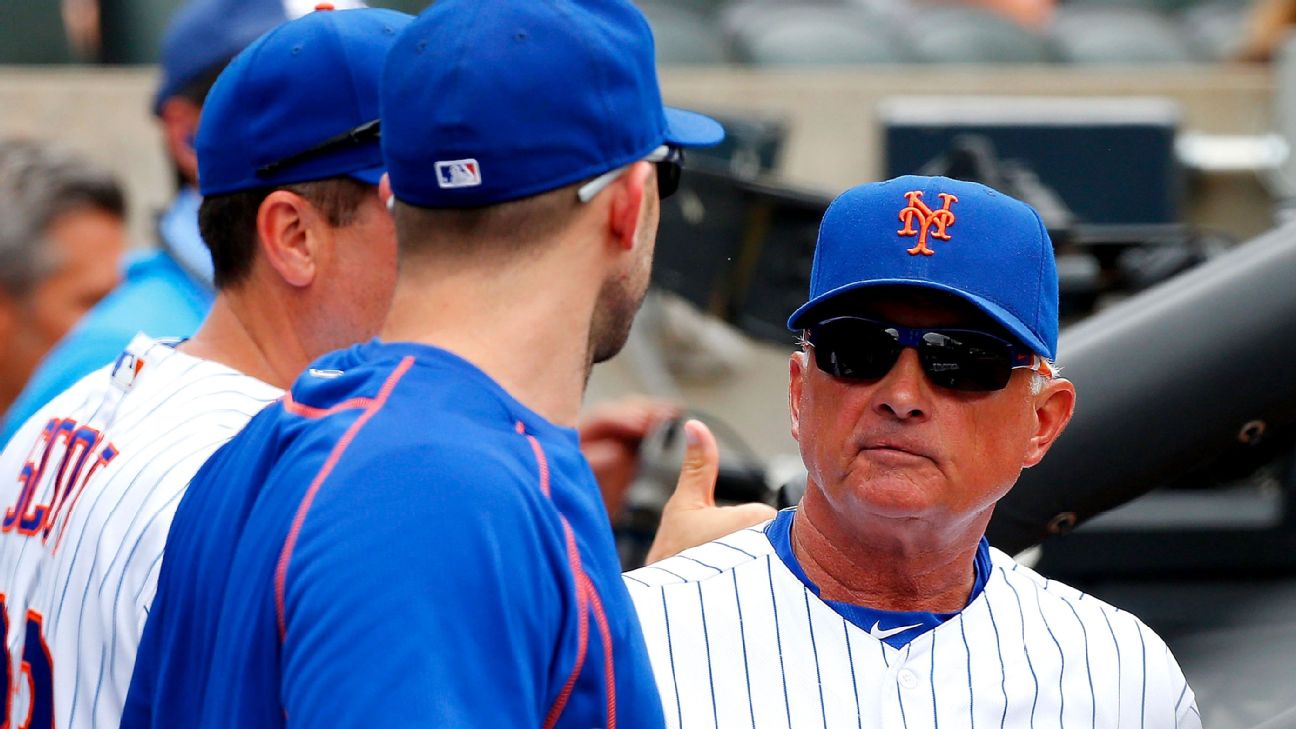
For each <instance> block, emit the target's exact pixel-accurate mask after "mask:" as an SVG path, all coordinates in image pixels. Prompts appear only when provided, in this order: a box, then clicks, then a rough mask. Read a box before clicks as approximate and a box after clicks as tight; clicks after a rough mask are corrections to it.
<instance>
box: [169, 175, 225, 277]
mask: <svg viewBox="0 0 1296 729" xmlns="http://www.w3.org/2000/svg"><path fill="white" fill-rule="evenodd" d="M201 204H202V195H199V194H198V190H196V189H195V188H192V187H188V186H186V187H185V188H183V189H181V190H180V192H178V193H176V197H175V200H173V201H172V202H171V207H169V208H167V209H166V212H164V213H162V215H161V216H160V217H159V218H158V236H159V237H160V238H161V241H160V242H161V244H162V248H163V249H164V250H165V251H166V252H167V253H168V254H170V255H171V258H172V259H173V260H174V261H175V262H176V265H178V266H180V270H182V271H184V272H185V273H186V274H188V275H189V278H191V279H193V281H194V283H196V284H198V285H199V286H200V287H201V288H205V289H206V290H208V291H211V290H212V259H211V251H209V250H208V249H207V244H206V243H204V242H203V239H202V234H200V233H199V232H198V206H199V205H201Z"/></svg>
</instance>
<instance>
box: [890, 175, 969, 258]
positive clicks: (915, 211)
mask: <svg viewBox="0 0 1296 729" xmlns="http://www.w3.org/2000/svg"><path fill="white" fill-rule="evenodd" d="M904 196H905V199H906V200H908V201H909V204H908V205H906V206H905V207H904V209H902V210H901V211H900V222H902V223H904V227H903V228H901V229H900V230H897V231H896V234H897V235H902V236H915V235H916V236H918V245H916V246H914V247H913V248H910V249H908V253H909V255H911V256H916V255H918V254H920V253H921V254H922V255H924V256H930V255H933V254H934V253H935V252H936V251H933V250H932V249H930V248H928V247H927V231H929V230H930V231H931V236H932V237H933V238H939V239H940V240H949V239H950V236H949V233H947V232H946V228H948V227H950V226H951V225H953V224H954V220H955V218H954V213H953V212H952V211H951V210H950V205H951V204H953V203H956V202H958V198H957V197H954V196H953V195H951V194H949V193H948V192H938V193H936V196H937V197H939V198H940V199H941V200H942V201H943V202H944V206H943V207H941V209H940V210H932V209H931V208H929V207H927V203H924V202H923V201H922V191H921V190H914V191H912V192H906V193H905V195H904ZM915 222H916V223H917V224H918V229H917V230H914V223H915Z"/></svg>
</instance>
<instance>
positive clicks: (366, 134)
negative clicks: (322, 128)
mask: <svg viewBox="0 0 1296 729" xmlns="http://www.w3.org/2000/svg"><path fill="white" fill-rule="evenodd" d="M381 136H382V127H381V125H380V123H379V121H378V120H377V119H374V120H373V121H368V122H365V123H364V124H361V125H360V126H358V127H355V128H354V129H348V130H346V131H345V132H342V133H341V134H338V135H336V136H332V137H329V138H328V139H325V140H324V141H322V142H320V143H319V144H316V145H315V146H313V147H310V148H308V149H303V150H302V151H300V152H295V153H293V154H290V155H288V156H287V157H283V158H281V159H277V160H275V161H274V162H270V163H268V164H264V165H261V166H260V167H258V168H257V177H269V176H270V175H273V174H274V173H276V172H278V171H279V170H282V169H283V168H285V167H292V166H293V165H298V164H301V163H302V162H306V161H308V160H312V159H315V158H317V157H322V156H323V155H325V154H328V153H330V152H336V151H338V150H340V149H347V148H349V147H359V146H362V145H365V144H371V143H373V142H377V141H378V138H379V137H381Z"/></svg>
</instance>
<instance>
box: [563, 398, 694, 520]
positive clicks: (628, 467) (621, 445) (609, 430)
mask: <svg viewBox="0 0 1296 729" xmlns="http://www.w3.org/2000/svg"><path fill="white" fill-rule="evenodd" d="M680 410H681V409H680V407H679V406H678V405H676V404H675V403H672V402H667V401H665V400H655V399H652V398H647V397H643V396H639V395H632V396H629V397H624V398H621V399H619V400H612V401H610V402H605V403H602V404H600V405H597V406H595V407H594V408H592V409H591V410H590V411H589V412H588V413H586V414H585V415H584V416H582V417H581V419H580V422H579V423H577V425H576V430H577V432H579V433H580V445H581V453H582V454H584V456H585V460H587V461H589V464H590V468H591V469H592V470H593V471H594V478H595V479H596V480H598V484H599V491H600V492H602V494H603V503H604V505H605V506H606V507H607V510H608V515H609V516H611V517H612V518H613V519H615V518H616V515H617V514H618V513H619V512H620V511H621V501H622V499H623V497H624V496H625V492H626V489H628V488H629V487H630V483H631V482H632V481H633V480H634V477H635V473H636V472H637V471H638V468H639V444H640V443H641V442H642V441H643V439H644V436H645V435H647V434H648V433H649V431H651V430H652V429H653V428H654V427H655V426H656V425H657V424H659V423H661V422H663V421H666V420H670V419H672V418H676V417H679V414H680Z"/></svg>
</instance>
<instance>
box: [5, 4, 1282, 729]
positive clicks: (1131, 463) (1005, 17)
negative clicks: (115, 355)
mask: <svg viewBox="0 0 1296 729" xmlns="http://www.w3.org/2000/svg"><path fill="white" fill-rule="evenodd" d="M275 1H276V2H278V1H279V0H275ZM482 1H483V2H486V0H482ZM282 2H283V4H284V6H285V8H286V9H287V11H288V12H289V13H290V14H291V13H297V14H300V13H304V12H308V11H309V10H310V9H311V8H312V7H313V6H314V2H297V1H296V0H282ZM182 4H183V3H182V2H181V0H61V1H60V0H0V140H11V139H20V138H21V139H27V140H37V141H38V142H40V143H52V144H55V145H57V146H58V148H59V149H60V150H63V151H66V152H67V153H68V154H71V155H74V156H76V157H78V158H81V159H84V161H85V162H86V164H89V165H91V166H92V167H93V168H94V169H95V170H96V171H97V172H96V173H95V174H98V172H103V171H106V172H107V173H108V174H110V175H112V176H114V177H115V178H116V179H117V180H119V181H120V187H121V189H122V190H123V191H124V195H125V200H126V204H125V206H124V208H123V207H121V206H120V205H118V209H117V210H116V213H115V214H116V216H117V217H118V218H121V217H122V216H123V215H124V219H125V221H126V227H125V231H126V232H125V236H126V241H127V243H126V246H127V248H129V249H132V250H142V249H147V248H149V247H151V246H153V245H155V241H156V240H157V239H158V235H157V228H158V225H159V215H160V213H161V212H162V211H163V210H165V209H167V207H168V205H169V204H171V201H172V199H173V198H174V197H175V196H176V193H177V183H178V180H177V169H176V164H175V160H174V154H173V153H171V154H169V153H168V150H173V149H174V145H173V142H174V140H168V139H166V138H165V134H166V125H165V124H163V123H161V120H160V118H159V116H158V115H157V114H156V113H155V109H154V94H155V92H156V91H157V88H158V84H159V70H158V66H157V64H158V61H159V58H160V53H161V48H162V36H163V31H164V29H165V28H166V27H167V24H168V22H169V21H170V20H171V18H172V16H173V14H174V13H175V12H176V10H177V8H179V7H180V6H181V5H182ZM370 4H371V5H375V6H384V7H393V8H396V9H400V10H405V11H407V12H418V11H419V10H421V9H422V8H423V7H424V6H425V5H426V4H427V3H426V2H419V1H415V0H387V1H383V0H375V1H374V2H372V3H370ZM639 5H640V7H641V8H642V9H643V11H644V12H645V14H646V15H647V17H648V18H649V21H650V22H651V24H652V25H653V27H654V30H655V33H656V38H657V56H658V62H659V67H660V74H661V80H662V85H663V90H664V94H665V96H666V99H667V101H668V102H669V103H675V104H679V105H683V106H687V107H689V108H695V109H699V110H703V111H706V112H708V113H711V114H713V115H715V116H716V117H717V118H719V119H721V120H722V121H723V122H724V123H725V125H726V128H727V130H728V135H729V136H728V139H727V140H726V142H725V143H724V144H723V145H721V146H720V147H719V148H717V149H714V150H703V151H699V152H698V153H696V154H693V155H692V156H691V157H690V159H689V162H688V167H689V171H688V172H687V173H686V175H685V178H684V183H683V186H682V189H681V192H680V193H679V194H677V195H676V196H675V197H674V198H672V199H671V200H669V201H667V203H666V204H665V206H664V208H663V216H662V227H661V233H660V235H659V242H658V252H657V266H656V269H655V273H654V283H655V286H654V289H653V291H652V292H651V294H650V297H649V300H648V301H647V303H646V305H645V310H644V312H643V313H642V315H641V316H640V318H639V320H638V322H637V323H636V325H635V330H634V332H633V334H632V338H631V341H630V343H629V345H628V346H627V348H626V350H625V351H624V352H623V353H622V354H621V355H620V356H619V357H617V358H616V359H615V360H613V361H612V362H610V363H608V364H607V365H604V366H602V367H600V368H597V369H596V371H595V373H594V376H593V379H592V381H591V384H590V397H589V401H590V403H591V404H597V403H599V402H601V401H605V400H608V399H611V398H614V397H616V396H619V395H622V394H625V393H632V392H637V393H647V394H649V395H654V396H658V397H665V398H671V399H675V400H678V401H680V402H683V403H686V404H687V405H688V407H689V408H691V409H692V411H693V412H695V413H697V414H698V415H699V416H700V417H702V418H703V419H704V420H706V421H707V422H708V423H709V424H711V425H712V427H713V429H714V430H715V431H716V433H717V435H718V437H719V438H720V441H721V447H722V452H723V458H724V469H723V474H722V483H721V491H722V496H724V497H726V498H729V499H732V500H744V499H761V500H766V501H769V502H771V503H792V502H794V501H795V499H796V498H797V494H798V491H797V488H798V482H799V479H803V476H804V471H803V470H801V468H800V458H799V456H798V454H797V448H796V443H795V442H794V441H793V440H792V439H791V437H790V435H789V433H788V423H787V407H786V392H787V390H786V388H787V355H788V353H789V352H790V351H792V348H793V341H794V338H793V335H792V334H791V333H789V332H787V331H786V329H785V328H784V325H783V322H784V321H785V319H786V317H787V316H788V314H789V313H790V312H791V311H792V310H793V309H794V308H795V306H796V305H797V304H799V303H800V302H801V301H802V300H804V295H805V291H806V289H807V285H808V275H809V269H810V259H811V255H812V252H813V247H814V240H815V235H816V228H817V223H818V219H819V216H820V215H821V214H822V211H823V209H824V208H825V207H826V205H827V203H828V201H829V200H830V199H831V198H832V196H833V195H834V194H835V193H837V192H839V191H841V190H842V189H844V188H846V187H848V186H850V185H854V184H857V183H860V182H865V181H869V180H879V179H884V178H886V177H891V176H895V175H899V174H907V173H924V174H947V175H950V176H954V177H960V178H964V179H974V180H978V181H982V182H985V183H987V184H989V185H991V186H994V187H997V188H999V189H1001V190H1003V191H1005V192H1008V193H1010V194H1013V195H1015V196H1017V197H1020V198H1022V199H1025V200H1027V201H1028V202H1030V203H1032V204H1033V205H1035V206H1036V207H1037V208H1038V209H1039V210H1040V211H1041V213H1042V215H1043V217H1044V219H1045V221H1046V224H1047V225H1048V227H1049V229H1050V232H1051V234H1052V236H1053V239H1054V243H1055V246H1056V252H1057V256H1058V268H1059V275H1060V278H1061V302H1062V316H1063V322H1064V329H1063V334H1062V342H1061V353H1060V357H1059V361H1060V363H1061V364H1062V366H1063V368H1064V370H1065V373H1066V375H1067V376H1068V377H1070V378H1071V379H1072V380H1073V381H1074V382H1075V383H1076V385H1077V388H1078V390H1079V397H1080V399H1079V409H1078V414H1077V418H1076V420H1075V422H1074V423H1073V425H1072V427H1071V429H1070V430H1069V431H1068V433H1067V434H1066V436H1065V437H1063V438H1062V440H1061V441H1060V442H1059V444H1058V446H1057V447H1056V448H1055V449H1054V452H1053V453H1051V454H1050V456H1049V458H1048V459H1046V460H1045V462H1044V464H1042V465H1041V466H1040V467H1038V468H1036V469H1033V470H1032V471H1030V472H1027V473H1026V474H1024V475H1023V479H1022V481H1021V483H1020V484H1019V486H1018V487H1017V489H1016V490H1015V491H1014V492H1013V493H1012V494H1011V495H1010V496H1009V498H1008V499H1007V500H1006V501H1005V502H1004V504H1003V505H1002V506H1001V508H1000V510H999V512H998V513H997V514H996V519H995V522H994V524H993V525H992V529H991V538H992V542H993V543H995V544H996V545H997V546H1000V547H1002V548H1004V549H1006V550H1008V551H1011V552H1022V551H1023V550H1027V552H1026V554H1027V558H1029V559H1031V560H1035V561H1036V562H1037V566H1038V569H1040V570H1041V571H1042V572H1044V573H1045V574H1046V575H1048V576H1050V577H1056V578H1060V579H1064V580H1066V581H1068V582H1070V583H1072V584H1075V585H1076V586H1077V587H1080V588H1082V589H1086V590H1088V591H1091V592H1094V593H1095V594H1097V595H1099V596H1100V597H1103V598H1104V599H1107V600H1108V601H1110V602H1113V603H1115V604H1117V605H1119V606H1121V607H1124V608H1128V609H1129V610H1131V611H1132V612H1134V613H1135V614H1137V615H1139V616H1140V617H1142V618H1143V619H1144V620H1145V621H1146V622H1147V623H1149V624H1150V625H1152V627H1154V628H1155V629H1156V630H1157V631H1158V632H1159V633H1160V634H1161V635H1162V636H1164V637H1165V638H1166V639H1167V641H1168V642H1169V643H1170V645H1171V647H1172V648H1173V649H1174V651H1175V653H1176V655H1177V656H1178V657H1179V659H1180V662H1181V664H1182V665H1183V667H1184V670H1185V672H1186V673H1187V675H1188V678H1189V680H1190V682H1191V683H1192V685H1193V687H1194V688H1195V690H1196V691H1197V693H1198V701H1199V705H1200V707H1201V709H1202V713H1203V717H1204V718H1205V723H1206V726H1208V727H1219V728H1226V729H1227V728H1231V727H1237V728H1242V727H1270V728H1272V727H1279V726H1296V368H1293V366H1292V365H1293V362H1296V334H1293V332H1296V222H1290V223H1289V220H1290V218H1291V210H1292V202H1293V199H1294V198H1293V193H1294V192H1296V156H1293V154H1292V153H1291V148H1292V144H1293V143H1296V46H1293V45H1292V44H1291V43H1290V42H1289V41H1288V31H1289V26H1290V24H1291V23H1293V22H1296V0H964V1H963V2H956V1H947V2H935V1H934V0H836V1H832V0H817V1H811V0H800V1H796V0H643V1H642V2H640V3H639ZM182 141H183V140H182ZM5 174H10V173H9V172H8V171H7V168H6V167H5V166H4V165H3V163H2V161H0V176H3V175H5ZM2 194H3V180H0V195H2ZM98 207H106V208H108V209H109V212H112V210H111V208H112V205H106V206H105V205H99V206H98ZM0 217H3V216H0ZM45 222H48V221H45ZM3 224H4V221H3V220H0V226H3ZM21 250H22V249H21V247H18V246H9V247H5V245H4V244H3V242H2V241H0V257H3V260H0V273H6V272H10V271H14V270H17V269H18V268H20V267H22V266H24V265H26V259H25V258H23V257H24V256H28V255H30V254H27V253H22V252H21ZM101 268H102V266H101ZM4 280H5V277H4V276H0V283H3V282H4ZM3 293H4V292H3V291H2V290H0V294H3ZM20 294H21V292H19V293H14V294H12V295H13V296H19V295H20ZM2 301H3V299H2V297H0V303H2ZM2 320H3V317H0V321H2ZM0 341H4V342H7V344H6V347H12V346H15V345H14V344H13V342H15V341H18V340H17V335H13V334H5V333H4V332H2V331H0ZM0 375H3V372H0ZM679 440H680V438H679V433H678V431H677V430H674V429H671V428H662V429H661V430H660V431H659V432H656V433H654V434H653V435H652V436H650V437H649V438H648V439H647V440H646V441H645V443H644V446H643V453H644V457H645V465H644V467H643V469H642V470H641V473H640V477H639V478H638V480H636V482H635V484H634V485H633V486H632V487H631V490H630V491H629V492H628V494H627V496H626V499H625V506H624V510H623V513H622V514H621V515H620V517H619V519H618V528H619V530H620V536H621V540H622V546H623V549H624V550H625V554H626V558H627V562H632V561H633V558H634V554H635V553H636V550H637V549H640V548H641V547H642V546H643V545H644V544H646V540H647V539H649V538H650V537H651V529H652V526H653V525H655V523H656V521H655V515H656V513H657V511H658V510H659V509H660V506H661V503H662V501H663V500H664V498H665V493H667V491H668V489H669V487H670V486H671V485H672V484H673V482H674V476H675V474H676V473H677V468H678V461H677V459H678V455H679V451H680V450H681V444H680V443H679Z"/></svg>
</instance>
